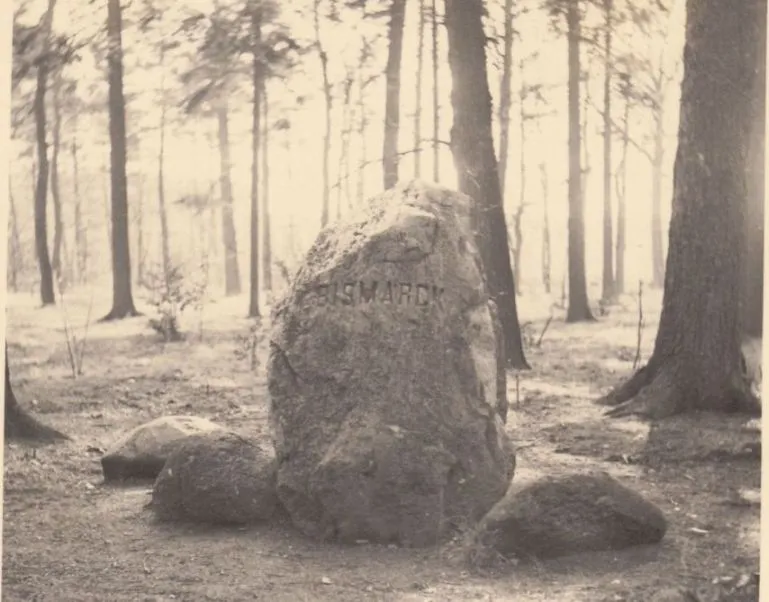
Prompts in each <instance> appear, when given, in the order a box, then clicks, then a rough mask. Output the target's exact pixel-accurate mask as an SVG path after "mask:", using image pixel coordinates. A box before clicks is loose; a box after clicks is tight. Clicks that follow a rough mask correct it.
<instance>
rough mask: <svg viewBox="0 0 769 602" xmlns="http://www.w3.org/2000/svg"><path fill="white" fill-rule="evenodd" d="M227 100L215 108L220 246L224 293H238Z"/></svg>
mask: <svg viewBox="0 0 769 602" xmlns="http://www.w3.org/2000/svg"><path fill="white" fill-rule="evenodd" d="M227 113H228V111H227V100H226V99H221V100H220V104H219V106H218V107H217V109H216V120H217V124H218V128H217V131H218V137H219V189H220V192H221V195H222V246H224V294H225V295H227V296H228V297H229V296H232V295H239V294H240V290H241V289H240V267H239V265H238V237H237V231H236V230H235V220H234V217H233V207H232V206H233V199H232V176H231V175H230V168H231V167H230V166H231V162H230V131H229V125H228V115H227Z"/></svg>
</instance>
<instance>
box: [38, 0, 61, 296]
mask: <svg viewBox="0 0 769 602" xmlns="http://www.w3.org/2000/svg"><path fill="white" fill-rule="evenodd" d="M55 5H56V0H48V8H47V10H46V12H45V15H44V16H43V23H42V33H41V35H42V38H43V44H42V46H43V47H42V52H41V55H42V56H43V57H44V58H43V60H41V61H40V62H39V64H38V66H37V87H36V88H35V99H34V101H33V106H32V108H33V113H34V116H35V138H36V141H37V183H36V185H35V250H36V253H37V262H38V267H39V268H40V300H41V302H42V304H43V305H52V304H53V303H55V296H54V292H53V269H52V267H51V258H50V255H49V254H48V223H47V222H48V215H47V210H46V205H47V200H48V168H49V167H48V145H47V143H46V136H45V134H46V116H45V93H46V88H47V81H48V71H49V67H48V56H47V55H48V53H49V51H50V46H51V23H52V21H53V10H54V7H55Z"/></svg>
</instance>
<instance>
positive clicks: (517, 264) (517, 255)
mask: <svg viewBox="0 0 769 602" xmlns="http://www.w3.org/2000/svg"><path fill="white" fill-rule="evenodd" d="M505 27H507V25H506V26H505ZM510 27H511V35H512V23H511V25H510ZM520 72H521V88H520V90H519V92H518V100H519V102H518V108H519V115H518V118H519V119H518V147H519V153H518V157H519V160H518V206H517V207H516V209H515V213H513V232H514V234H515V236H514V241H513V275H514V276H515V292H516V294H517V295H520V294H521V251H522V250H523V227H522V224H521V222H522V220H523V212H524V211H525V210H526V111H525V101H526V84H525V83H524V78H523V61H521V62H520ZM508 97H509V92H508ZM500 104H501V103H500ZM507 104H508V105H509V104H510V101H509V100H508V101H507ZM505 119H506V121H507V123H506V124H505V127H509V125H510V124H509V121H510V119H509V106H508V113H507V115H506V116H505ZM504 137H505V142H504V145H505V146H507V144H508V142H507V137H508V132H505V136H504ZM500 139H501V137H500ZM500 146H501V144H500ZM502 152H503V151H502V149H500V153H502ZM504 153H505V155H507V149H506V148H505V150H504ZM505 161H507V156H505ZM502 181H503V180H502V176H501V175H500V178H499V182H500V187H501V190H504V186H503V185H502ZM502 202H503V203H504V196H503V197H502Z"/></svg>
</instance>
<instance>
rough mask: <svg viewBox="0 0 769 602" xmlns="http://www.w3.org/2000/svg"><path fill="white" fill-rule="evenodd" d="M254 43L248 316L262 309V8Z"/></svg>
mask: <svg viewBox="0 0 769 602" xmlns="http://www.w3.org/2000/svg"><path fill="white" fill-rule="evenodd" d="M251 36H252V41H251V43H252V44H253V45H254V46H253V57H252V66H251V86H252V87H253V93H254V98H253V107H252V108H253V111H252V115H253V126H252V129H251V152H252V153H253V161H252V163H251V272H250V278H249V284H250V286H249V302H248V317H249V318H257V317H259V316H260V315H261V313H260V311H259V146H260V139H261V133H262V132H261V114H262V111H261V98H262V91H263V89H264V79H263V75H262V64H261V40H262V11H261V9H255V10H254V11H253V13H252V14H251Z"/></svg>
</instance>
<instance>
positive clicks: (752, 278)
mask: <svg viewBox="0 0 769 602" xmlns="http://www.w3.org/2000/svg"><path fill="white" fill-rule="evenodd" d="M754 2H755V7H756V11H757V13H758V16H757V17H756V19H757V21H758V22H759V23H760V24H761V28H760V34H759V35H758V36H757V40H756V42H757V44H756V47H755V48H754V50H753V51H752V52H751V54H750V58H751V59H752V61H753V65H754V67H755V70H756V77H755V84H754V86H753V88H752V95H751V99H752V112H751V115H752V116H753V120H754V121H753V126H752V129H751V133H750V143H749V146H748V157H749V166H748V183H747V191H748V196H747V198H748V204H747V207H746V210H745V226H744V227H745V234H744V236H743V241H744V246H745V248H744V251H743V253H744V257H745V261H744V262H743V269H742V294H741V297H742V303H741V305H742V308H741V309H742V332H743V335H745V336H748V337H761V336H762V334H763V322H764V299H763V289H764V202H765V201H764V197H765V182H766V180H765V163H764V161H765V152H766V16H765V15H766V0H754ZM762 19H763V20H762Z"/></svg>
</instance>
